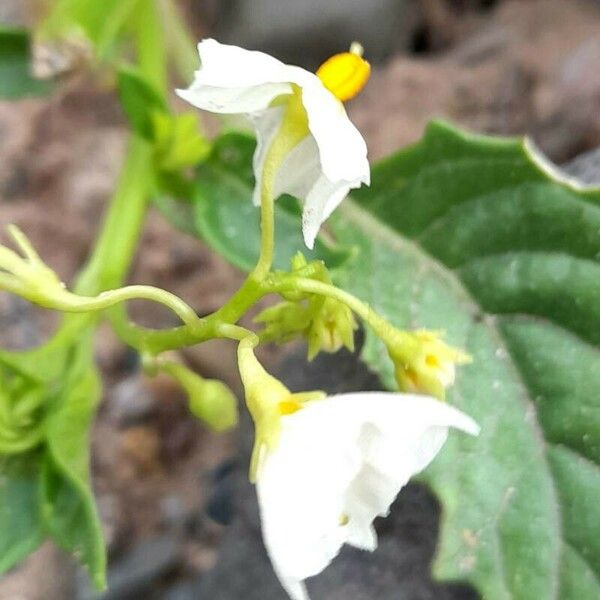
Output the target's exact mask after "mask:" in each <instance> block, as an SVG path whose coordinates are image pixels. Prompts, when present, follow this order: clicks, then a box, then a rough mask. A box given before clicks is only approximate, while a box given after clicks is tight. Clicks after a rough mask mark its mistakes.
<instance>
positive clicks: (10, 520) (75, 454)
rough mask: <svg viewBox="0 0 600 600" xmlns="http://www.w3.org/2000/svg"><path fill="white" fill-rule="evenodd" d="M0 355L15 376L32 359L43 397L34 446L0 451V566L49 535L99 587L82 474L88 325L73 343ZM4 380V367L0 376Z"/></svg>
mask: <svg viewBox="0 0 600 600" xmlns="http://www.w3.org/2000/svg"><path fill="white" fill-rule="evenodd" d="M0 358H1V362H2V365H3V367H4V371H5V372H6V371H7V370H9V369H12V371H13V373H14V377H21V378H32V377H33V375H32V373H31V370H32V369H33V368H34V367H35V369H36V370H37V373H36V375H37V377H38V380H37V381H39V382H40V383H39V393H41V394H43V400H44V404H43V407H44V412H43V413H42V414H41V415H40V417H39V418H41V419H43V424H44V438H43V439H42V440H41V441H40V442H39V443H38V445H37V446H36V448H34V449H31V450H30V451H28V452H26V453H21V454H18V455H15V456H13V455H10V456H7V455H2V454H0V531H2V535H1V536H0V573H2V572H3V571H5V570H6V569H8V568H10V567H11V566H12V565H13V564H15V563H16V562H18V561H19V560H21V559H22V558H24V557H25V556H26V555H27V554H29V553H30V552H31V551H33V550H34V549H35V548H36V547H37V546H38V545H39V543H40V542H41V541H42V540H43V539H44V538H46V537H52V538H53V539H54V541H55V542H57V543H58V544H59V545H60V546H62V547H63V548H65V549H66V550H68V551H70V552H72V553H74V554H75V555H76V556H78V558H79V560H80V561H81V562H82V564H84V565H85V566H87V567H88V569H89V571H90V575H91V577H92V579H93V580H94V582H95V584H96V586H97V587H98V588H102V587H104V584H105V569H106V558H105V549H104V541H103V536H102V531H101V526H100V521H99V519H98V515H97V511H96V508H95V502H94V497H93V494H92V490H91V485H90V479H89V429H90V426H91V420H92V417H93V415H94V412H95V409H96V406H97V403H98V400H99V398H100V382H99V378H98V375H97V373H96V370H95V368H94V366H93V363H92V354H91V342H90V333H89V331H88V332H87V333H84V334H82V335H81V337H80V339H79V341H78V344H77V345H76V346H75V347H64V346H61V347H58V346H57V345H55V344H54V343H53V342H51V343H50V344H48V345H45V346H42V347H40V348H38V349H35V350H33V351H30V352H24V353H14V354H12V353H8V352H2V353H1V357H0ZM7 381H10V380H7V379H6V373H5V374H4V375H3V380H2V384H3V385H5V384H6V382H7ZM13 391H14V390H13Z"/></svg>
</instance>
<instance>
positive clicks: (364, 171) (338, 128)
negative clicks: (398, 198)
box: [302, 74, 370, 187]
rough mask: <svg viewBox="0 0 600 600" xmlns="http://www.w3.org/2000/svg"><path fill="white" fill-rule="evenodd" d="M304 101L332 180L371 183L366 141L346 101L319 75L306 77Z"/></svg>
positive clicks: (324, 168) (310, 124)
mask: <svg viewBox="0 0 600 600" xmlns="http://www.w3.org/2000/svg"><path fill="white" fill-rule="evenodd" d="M309 75H312V74H309ZM302 104H303V105H304V108H305V109H306V113H307V115H308V127H309V129H310V131H311V133H312V135H313V137H314V138H315V140H316V143H317V146H318V147H319V156H320V161H321V166H322V169H323V173H324V174H325V175H326V176H327V178H328V179H329V180H331V181H341V180H347V181H354V180H357V181H359V182H361V183H365V184H367V185H368V184H369V181H370V170H369V161H368V160H367V145H366V143H365V140H364V138H363V137H362V135H361V134H360V132H359V131H358V129H356V127H355V126H354V124H353V123H352V121H350V119H349V118H348V115H347V114H346V111H345V109H344V106H343V105H342V103H341V102H340V101H339V100H338V99H337V98H335V96H333V94H331V92H329V90H327V89H326V88H325V87H324V86H323V84H322V83H321V81H320V80H319V78H318V77H317V76H316V75H314V76H313V78H308V77H307V78H305V81H304V83H303V86H302ZM356 187H357V186H356Z"/></svg>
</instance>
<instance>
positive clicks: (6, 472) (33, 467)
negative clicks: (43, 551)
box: [0, 453, 44, 574]
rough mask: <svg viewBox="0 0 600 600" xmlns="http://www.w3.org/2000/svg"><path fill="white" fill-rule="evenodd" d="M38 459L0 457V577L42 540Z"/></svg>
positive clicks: (27, 456) (26, 456) (42, 528)
mask: <svg viewBox="0 0 600 600" xmlns="http://www.w3.org/2000/svg"><path fill="white" fill-rule="evenodd" d="M38 459H39V456H38V454H36V453H32V454H27V455H24V456H17V457H12V456H11V457H4V456H2V455H0V531H1V532H2V535H0V574H1V573H4V572H5V571H7V570H8V569H10V568H11V567H12V566H14V565H15V564H17V563H18V562H19V561H21V560H22V559H23V558H25V557H26V556H27V555H28V554H30V553H31V552H33V551H34V550H35V549H36V548H37V547H38V546H39V545H40V543H41V541H42V539H43V537H44V525H43V522H42V518H41V513H40V510H39V506H38V499H39V480H40V474H39V460H38Z"/></svg>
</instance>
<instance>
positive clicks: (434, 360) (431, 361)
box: [425, 354, 440, 369]
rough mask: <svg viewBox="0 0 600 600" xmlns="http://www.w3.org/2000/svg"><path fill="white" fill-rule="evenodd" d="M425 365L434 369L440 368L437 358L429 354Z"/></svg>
mask: <svg viewBox="0 0 600 600" xmlns="http://www.w3.org/2000/svg"><path fill="white" fill-rule="evenodd" d="M425 364H426V365H427V366H429V367H433V368H434V369H437V368H439V367H440V361H439V360H438V359H437V357H436V356H433V354H428V355H427V356H426V357H425Z"/></svg>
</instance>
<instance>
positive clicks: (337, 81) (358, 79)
mask: <svg viewBox="0 0 600 600" xmlns="http://www.w3.org/2000/svg"><path fill="white" fill-rule="evenodd" d="M370 74H371V65H370V64H369V63H368V62H367V61H366V60H365V59H364V58H363V57H362V46H361V45H360V44H358V43H357V42H354V43H353V44H352V46H351V47H350V52H342V53H341V54H336V55H334V56H332V57H331V58H330V59H328V60H326V61H325V62H324V63H323V64H322V65H321V66H320V67H319V69H318V70H317V77H318V78H319V79H320V80H321V81H322V83H323V85H324V86H325V87H326V88H327V89H328V90H329V91H330V92H331V93H332V94H333V95H334V96H335V97H336V98H337V99H338V100H341V101H342V102H344V101H345V100H350V99H352V98H354V96H356V95H357V94H358V93H359V92H360V91H361V90H362V89H363V88H364V87H365V84H366V83H367V81H368V80H369V75H370Z"/></svg>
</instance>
